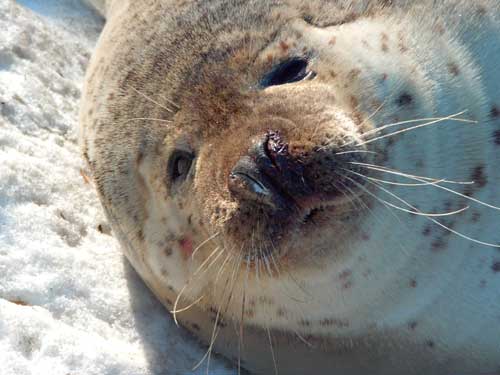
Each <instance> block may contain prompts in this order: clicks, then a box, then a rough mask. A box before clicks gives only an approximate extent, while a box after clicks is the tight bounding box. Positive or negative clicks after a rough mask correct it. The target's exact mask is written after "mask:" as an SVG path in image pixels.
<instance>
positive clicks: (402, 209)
mask: <svg viewBox="0 0 500 375" xmlns="http://www.w3.org/2000/svg"><path fill="white" fill-rule="evenodd" d="M341 169H342V170H344V171H346V172H349V173H352V174H355V175H356V176H360V177H362V178H365V179H366V180H368V182H371V183H373V182H372V181H370V180H369V178H368V177H366V176H364V175H362V174H361V173H357V172H354V171H351V170H349V169H346V168H341ZM349 180H351V181H354V180H352V179H349ZM377 186H378V185H377ZM378 187H379V188H380V189H381V190H382V191H384V192H386V193H388V194H391V195H393V193H391V192H389V191H388V190H387V189H384V188H383V187H381V186H378ZM366 193H367V194H369V195H371V196H372V197H374V198H376V199H377V200H381V201H384V203H385V204H387V205H388V206H390V207H392V208H394V209H396V210H399V211H403V212H406V213H409V214H412V215H417V216H425V217H443V216H451V215H457V214H459V213H461V212H464V211H466V210H468V209H469V206H466V207H463V208H461V209H459V210H455V211H450V212H444V213H437V214H431V213H426V212H422V211H419V210H417V209H413V210H408V209H406V208H403V207H400V206H397V205H395V204H393V203H391V202H388V201H386V200H385V199H382V198H380V197H378V196H376V195H375V194H373V193H371V192H370V191H368V190H367V191H366ZM399 199H400V200H402V199H401V198H399ZM402 201H403V202H404V203H405V204H407V205H408V206H410V207H413V206H411V205H410V204H409V203H408V202H406V201H404V200H402Z"/></svg>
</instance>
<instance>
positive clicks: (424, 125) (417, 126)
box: [356, 111, 465, 146]
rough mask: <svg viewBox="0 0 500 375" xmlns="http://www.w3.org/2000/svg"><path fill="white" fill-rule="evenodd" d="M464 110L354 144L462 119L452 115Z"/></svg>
mask: <svg viewBox="0 0 500 375" xmlns="http://www.w3.org/2000/svg"><path fill="white" fill-rule="evenodd" d="M464 112H465V111H462V112H459V113H457V114H454V115H450V116H447V117H443V118H441V119H438V120H434V121H429V122H426V123H424V124H419V125H415V126H411V127H409V128H405V129H402V130H397V131H395V132H392V133H389V134H384V135H381V136H379V137H375V138H370V139H369V140H367V141H364V142H361V143H357V144H356V146H363V145H366V144H369V143H372V142H375V141H378V140H380V139H384V138H388V137H392V136H395V135H397V134H401V133H406V132H409V131H411V130H415V129H419V128H423V127H426V126H430V125H434V124H438V123H441V122H443V121H446V120H451V121H453V120H463V119H454V117H456V116H459V115H461V114H463V113H464ZM460 122H463V121H460Z"/></svg>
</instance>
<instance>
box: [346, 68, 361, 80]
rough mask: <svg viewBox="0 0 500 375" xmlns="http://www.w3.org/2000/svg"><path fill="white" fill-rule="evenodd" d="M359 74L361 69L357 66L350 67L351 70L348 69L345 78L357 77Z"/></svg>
mask: <svg viewBox="0 0 500 375" xmlns="http://www.w3.org/2000/svg"><path fill="white" fill-rule="evenodd" d="M360 74H361V70H359V69H357V68H356V69H351V71H349V73H347V79H348V80H353V79H355V78H357V77H358V76H359V75H360Z"/></svg>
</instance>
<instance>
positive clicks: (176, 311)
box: [170, 295, 205, 315]
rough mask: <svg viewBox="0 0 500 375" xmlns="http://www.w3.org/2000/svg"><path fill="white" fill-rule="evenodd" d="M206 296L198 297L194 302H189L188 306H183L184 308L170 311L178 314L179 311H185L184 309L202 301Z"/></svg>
mask: <svg viewBox="0 0 500 375" xmlns="http://www.w3.org/2000/svg"><path fill="white" fill-rule="evenodd" d="M204 297H205V296H204V295H203V296H201V297H200V298H198V299H197V300H196V301H194V302H193V303H191V304H189V305H188V306H186V307H183V308H182V309H179V310H172V311H170V313H171V314H174V315H175V314H178V313H181V312H184V311H187V310H189V309H190V308H191V307H193V306H194V305H196V304H197V303H198V302H200V301H201V300H202V299H203V298H204Z"/></svg>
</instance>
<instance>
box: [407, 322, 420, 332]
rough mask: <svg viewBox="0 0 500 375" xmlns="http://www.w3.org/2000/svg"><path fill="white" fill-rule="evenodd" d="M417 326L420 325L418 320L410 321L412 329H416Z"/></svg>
mask: <svg viewBox="0 0 500 375" xmlns="http://www.w3.org/2000/svg"><path fill="white" fill-rule="evenodd" d="M417 326H418V323H417V322H416V321H412V322H410V323H408V328H409V329H411V330H412V331H415V329H416V328H417Z"/></svg>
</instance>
